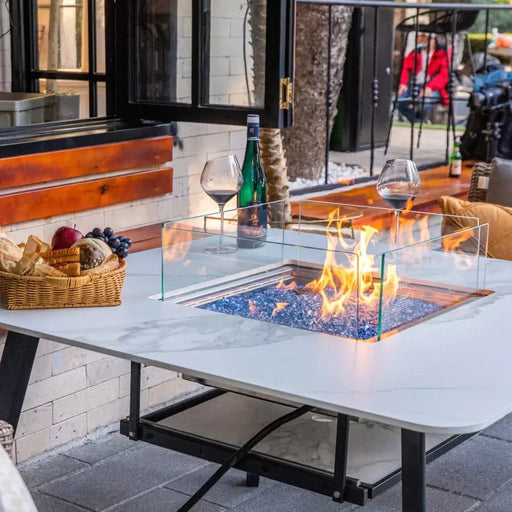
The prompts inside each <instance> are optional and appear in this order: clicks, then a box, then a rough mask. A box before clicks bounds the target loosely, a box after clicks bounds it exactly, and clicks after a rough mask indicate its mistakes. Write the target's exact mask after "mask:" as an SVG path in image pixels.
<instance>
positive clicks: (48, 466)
mask: <svg viewBox="0 0 512 512" xmlns="http://www.w3.org/2000/svg"><path fill="white" fill-rule="evenodd" d="M86 467H88V464H86V463H85V462H81V461H79V460H74V459H70V458H69V457H65V456H64V455H54V456H52V457H48V458H47V459H44V460H41V461H40V462H37V463H34V464H28V465H26V466H21V467H18V471H19V473H20V475H21V477H22V478H23V480H24V482H25V485H26V486H27V487H28V488H29V489H34V488H35V487H39V486H40V485H43V484H45V483H47V482H51V481H52V480H55V479H56V478H60V477H62V476H64V475H67V474H68V473H73V472H74V471H78V470H79V469H82V468H86Z"/></svg>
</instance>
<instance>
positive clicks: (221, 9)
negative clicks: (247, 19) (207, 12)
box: [212, 0, 247, 18]
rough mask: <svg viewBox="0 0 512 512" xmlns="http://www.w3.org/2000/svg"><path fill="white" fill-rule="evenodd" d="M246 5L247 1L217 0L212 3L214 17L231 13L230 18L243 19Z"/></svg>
mask: <svg viewBox="0 0 512 512" xmlns="http://www.w3.org/2000/svg"><path fill="white" fill-rule="evenodd" d="M246 5H247V1H246V0H215V2H212V17H213V16H222V15H225V13H229V17H230V18H243V17H244V14H245V9H246Z"/></svg>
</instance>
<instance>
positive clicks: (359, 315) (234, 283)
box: [154, 201, 490, 341]
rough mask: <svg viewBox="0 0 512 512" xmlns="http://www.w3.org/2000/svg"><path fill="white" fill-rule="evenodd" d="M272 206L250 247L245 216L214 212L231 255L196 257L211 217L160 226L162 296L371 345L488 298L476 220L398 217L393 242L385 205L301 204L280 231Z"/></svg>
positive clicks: (211, 228)
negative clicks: (263, 228) (243, 221)
mask: <svg viewBox="0 0 512 512" xmlns="http://www.w3.org/2000/svg"><path fill="white" fill-rule="evenodd" d="M275 205H278V206H279V205H281V206H282V203H280V202H277V203H268V204H264V205H261V206H265V207H266V208H267V207H268V219H269V223H268V228H267V230H266V235H265V237H264V238H263V241H262V242H261V243H259V244H256V245H254V244H253V245H252V246H251V248H248V247H247V246H246V245H245V244H240V240H241V238H240V237H241V235H240V229H237V227H238V228H239V223H240V219H245V218H246V217H247V215H246V214H244V212H242V211H241V210H242V209H238V210H230V211H227V212H226V217H225V219H226V221H225V226H224V227H225V229H224V236H223V241H222V243H223V244H224V245H226V246H233V247H238V251H237V252H235V253H234V254H222V255H217V254H212V253H211V252H208V249H209V248H211V247H213V246H215V247H216V246H217V245H218V244H219V233H220V232H221V231H220V221H219V217H218V213H214V214H209V215H204V216H199V217H193V218H188V219H180V220H175V221H171V222H168V223H165V224H164V225H163V233H162V240H163V247H162V254H163V261H162V294H163V296H164V298H165V300H170V301H173V302H177V303H180V304H184V305H187V306H190V307H196V308H200V309H204V310H208V311H213V312H216V313H224V314H228V315H236V316H242V317H245V318H252V319H255V320H260V321H264V322H270V323H273V324H279V325H285V326H289V327H296V328H300V329H306V330H310V331H316V332H323V333H327V334H332V335H335V336H340V337H343V338H351V339H355V340H363V341H378V340H379V339H381V337H385V336H390V335H392V334H394V333H396V332H397V330H400V329H404V328H406V327H410V326H412V325H414V324H415V323H417V322H420V321H425V320H427V319H428V318H430V317H432V316H433V315H437V314H441V313H443V312H445V311H446V310H447V309H449V308H451V307H453V306H456V305H459V304H462V303H463V302H465V301H469V300H475V299H477V298H479V297H482V296H485V295H488V294H489V293H490V292H489V291H486V290H484V286H485V281H484V276H485V260H486V253H487V227H488V226H487V224H479V222H478V219H476V218H473V217H462V216H450V215H437V214H428V213H427V214H424V213H421V214H418V213H413V212H404V213H403V218H401V219H400V237H398V242H397V243H395V236H394V229H395V228H394V226H395V222H394V219H395V217H394V210H392V209H386V208H372V207H364V206H358V207H357V208H354V207H353V206H350V209H349V207H348V206H347V205H338V204H329V203H321V202H315V201H301V202H300V203H299V204H298V205H297V206H295V205H294V212H295V217H294V223H289V224H287V225H286V228H288V229H284V227H285V226H284V225H283V224H282V223H281V222H277V223H274V221H273V219H274V218H276V217H277V218H279V219H282V217H281V215H280V214H281V213H282V212H278V215H277V216H276V215H275V213H274V211H273V210H274V206H275ZM324 209H325V212H327V210H328V209H330V213H329V214H328V216H327V218H324V217H323V211H324ZM243 210H249V212H250V211H251V210H254V207H249V208H248V209H243ZM355 210H358V211H355ZM254 213H255V212H254ZM255 215H256V214H255ZM313 217H315V218H314V220H313ZM255 218H256V216H255ZM363 219H364V220H363ZM361 222H364V224H361ZM237 224H238V226H237ZM243 236H244V237H245V236H246V235H243ZM247 236H248V235H247ZM246 240H247V238H244V239H243V240H242V241H244V242H245V241H246ZM258 240H260V241H261V240H262V239H261V238H258ZM162 294H159V295H158V296H155V297H154V298H159V299H160V298H161V297H162Z"/></svg>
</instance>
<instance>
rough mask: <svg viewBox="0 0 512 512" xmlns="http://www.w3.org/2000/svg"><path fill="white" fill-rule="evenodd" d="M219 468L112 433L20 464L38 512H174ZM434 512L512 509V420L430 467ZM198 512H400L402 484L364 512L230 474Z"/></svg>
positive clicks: (234, 472) (431, 510) (430, 508)
mask: <svg viewBox="0 0 512 512" xmlns="http://www.w3.org/2000/svg"><path fill="white" fill-rule="evenodd" d="M217 467H218V466H216V465H214V464H209V463H206V462H204V461H202V460H199V459H196V458H193V457H189V456H186V455H182V454H179V453H176V452H173V451H170V450H166V449H164V448H158V447H155V446H151V445H148V444H146V443H143V442H137V443H135V442H132V441H129V440H128V439H127V438H126V437H124V436H121V435H120V434H118V433H115V432H113V433H109V434H106V435H104V436H102V437H99V438H97V439H94V440H87V441H86V442H85V443H84V444H82V445H80V446H73V447H71V448H69V447H68V448H67V449H64V450H62V449H60V450H58V452H57V451H56V452H50V453H48V454H46V455H44V456H43V457H39V458H37V459H36V460H34V461H28V462H26V463H23V464H21V465H20V466H18V469H19V471H20V473H21V475H22V476H23V478H24V480H25V482H26V484H27V485H28V487H29V488H30V490H31V492H32V495H33V497H34V500H35V503H36V505H37V507H38V509H39V512H79V511H82V512H83V511H98V512H100V511H109V512H110V511H112V512H164V511H165V512H173V511H175V510H177V509H178V508H179V506H180V505H181V504H183V503H184V502H185V501H186V499H187V496H189V495H191V494H193V493H194V492H195V490H197V489H198V488H199V487H200V486H201V485H202V483H203V482H204V481H205V480H206V479H207V478H208V476H209V475H211V474H212V473H213V471H215V469H216V468H217ZM427 482H428V489H427V500H428V502H427V503H428V511H429V512H470V511H471V512H475V511H476V512H510V511H511V510H512V415H510V416H508V417H506V418H504V419H503V420H501V421H500V422H498V423H497V424H495V425H493V426H492V427H490V428H488V429H487V430H485V431H483V432H482V433H480V434H478V435H477V436H475V437H473V438H471V439H470V440H468V441H466V442H465V443H463V444H461V445H459V446H458V447H456V448H454V449H453V450H451V451H450V452H448V453H447V454H445V455H443V456H441V457H440V458H438V459H437V460H435V461H434V462H433V463H431V464H429V465H428V467H427ZM192 510H193V511H194V512H228V511H229V512H317V511H318V512H348V511H357V510H367V511H368V512H399V511H400V485H396V486H394V487H393V488H391V489H390V490H388V491H386V492H384V493H383V494H381V495H380V496H379V497H377V498H376V499H374V500H370V502H369V505H368V506H367V507H365V508H361V507H358V506H355V505H350V504H336V503H334V502H333V501H331V500H330V499H329V498H328V497H325V496H321V495H318V494H315V493H311V492H307V491H303V490H301V489H297V488H294V487H291V486H288V485H284V484H281V483H276V482H273V481H270V480H266V479H262V481H261V484H260V486H259V487H258V488H249V487H246V486H245V474H244V473H242V472H240V471H237V470H231V471H230V472H229V473H227V474H226V475H225V476H224V477H223V478H222V479H221V480H220V482H218V483H217V485H216V486H215V487H214V488H213V489H212V490H210V492H209V493H208V494H207V495H206V496H205V497H204V499H203V500H202V501H201V502H200V503H199V504H198V505H196V507H194V508H193V509H192Z"/></svg>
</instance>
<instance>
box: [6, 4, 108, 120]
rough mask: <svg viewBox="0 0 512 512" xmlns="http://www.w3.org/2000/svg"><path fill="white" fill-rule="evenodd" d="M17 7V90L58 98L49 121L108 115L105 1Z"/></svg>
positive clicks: (15, 59) (14, 63)
mask: <svg viewBox="0 0 512 512" xmlns="http://www.w3.org/2000/svg"><path fill="white" fill-rule="evenodd" d="M12 4H13V7H14V9H13V13H12V15H13V17H14V20H15V23H19V27H20V28H19V30H20V32H18V31H13V48H16V46H14V45H15V44H18V43H21V44H19V46H18V49H15V50H14V51H13V68H14V70H13V90H16V91H24V92H43V93H47V94H55V95H56V97H55V107H54V109H53V112H52V114H51V118H47V120H48V121H50V120H60V119H76V118H78V117H81V118H88V117H97V116H105V115H106V112H107V110H106V108H107V107H106V62H105V0H21V1H20V2H19V4H18V5H16V6H15V4H16V2H12ZM90 20H92V21H90ZM18 54H19V55H18ZM16 68H17V69H16Z"/></svg>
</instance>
